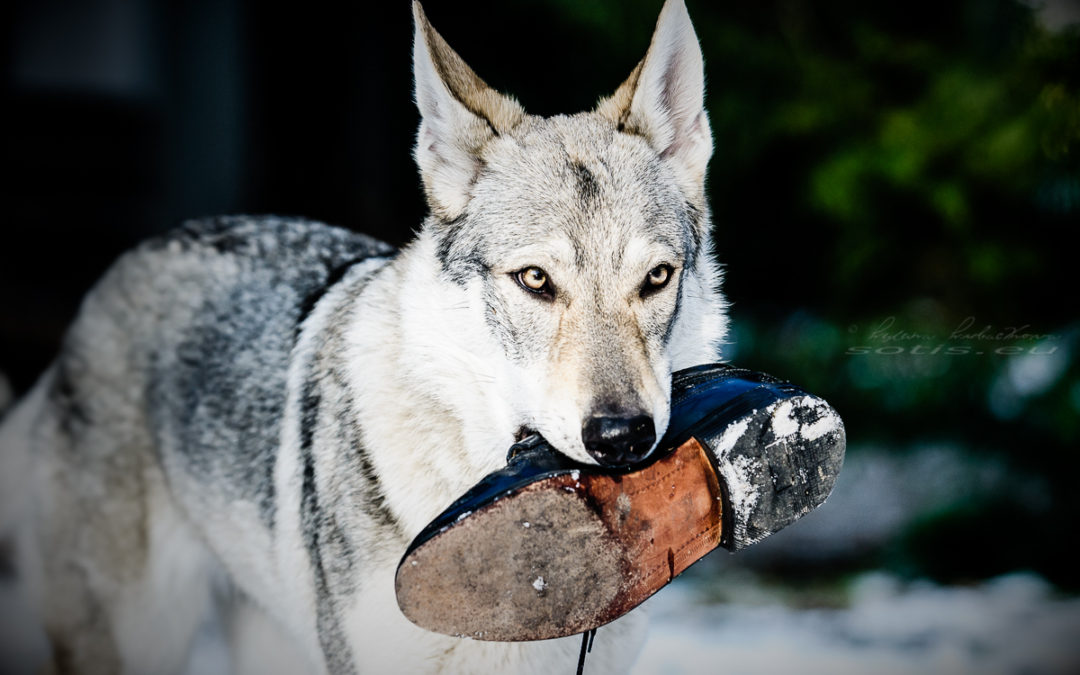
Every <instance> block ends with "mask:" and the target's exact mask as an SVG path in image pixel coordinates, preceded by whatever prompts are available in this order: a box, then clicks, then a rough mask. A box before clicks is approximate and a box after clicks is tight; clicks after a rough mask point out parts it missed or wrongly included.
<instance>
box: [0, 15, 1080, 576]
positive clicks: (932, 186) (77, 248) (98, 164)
mask: <svg viewBox="0 0 1080 675" xmlns="http://www.w3.org/2000/svg"><path fill="white" fill-rule="evenodd" d="M660 4H661V3H660V2H659V0H602V1H600V0H596V1H591V2H588V3H582V2H577V1H576V0H547V1H543V2H542V1H540V0H526V1H522V2H515V3H506V2H501V1H500V2H496V1H494V0H476V1H471V2H446V1H435V0H430V1H429V2H427V3H426V4H425V6H426V8H427V10H428V13H429V15H430V17H431V19H432V21H433V23H434V24H435V25H436V27H437V28H438V29H439V30H440V31H441V32H442V33H443V35H444V36H445V37H446V38H447V39H448V40H449V42H450V43H451V44H452V45H453V46H454V47H455V48H456V49H458V50H459V51H460V53H461V54H462V55H463V57H464V58H465V59H466V61H468V62H469V63H470V64H471V65H472V66H473V67H474V68H475V69H476V70H477V72H478V73H479V74H480V75H481V76H482V77H484V78H485V79H486V80H487V81H488V82H489V83H490V84H492V85H493V86H495V87H496V88H498V89H501V90H503V91H509V92H512V93H513V94H515V95H516V96H517V97H518V98H519V100H521V101H522V103H523V104H524V105H525V107H526V109H527V110H529V111H531V112H534V113H540V114H553V113H558V112H575V111H578V110H582V109H585V108H588V107H590V106H591V105H592V104H593V103H595V101H596V100H597V98H598V97H600V96H601V95H604V94H607V93H609V92H611V91H612V90H613V89H614V88H615V87H616V86H617V85H618V84H619V83H620V82H621V80H622V79H623V78H624V77H625V76H626V75H627V74H628V73H629V72H630V70H631V69H632V68H633V66H634V64H635V63H636V62H637V60H638V59H639V58H640V57H641V56H642V55H643V54H644V52H645V48H646V46H647V44H648V40H649V36H650V33H651V30H652V27H653V24H654V22H655V19H656V15H657V12H658V10H659V7H660ZM689 9H690V13H691V16H692V17H693V19H694V22H695V26H696V28H697V31H698V34H699V37H700V39H701V42H702V46H703V49H704V53H705V59H706V71H707V76H708V83H709V90H708V107H709V111H710V115H711V120H712V128H713V134H714V136H715V145H716V152H715V155H714V157H713V160H712V164H711V169H710V171H711V174H710V194H711V200H712V208H713V218H714V222H715V225H716V244H717V250H718V252H719V257H720V259H721V260H722V262H723V263H724V264H725V266H726V270H727V280H726V290H727V293H728V296H729V298H730V299H731V301H732V303H733V305H732V317H733V333H732V337H731V340H732V343H731V344H730V345H729V346H728V353H727V356H728V357H729V358H731V359H732V360H734V361H736V362H738V363H740V364H741V365H744V366H749V367H752V368H758V369H762V370H767V371H770V372H773V373H775V374H778V375H781V376H783V377H786V378H789V379H792V380H794V381H796V382H799V383H801V384H804V385H805V386H807V387H808V388H810V389H811V390H813V391H816V392H818V393H820V394H822V395H824V396H825V397H826V398H827V399H829V400H830V401H831V402H832V403H833V404H834V405H835V406H836V408H837V409H838V410H839V411H840V412H841V414H842V415H843V416H844V419H845V421H846V423H847V430H848V437H849V440H850V451H849V462H848V467H847V468H846V469H845V472H844V473H843V474H842V476H841V477H842V485H843V490H841V488H840V487H838V489H837V493H836V495H835V496H834V500H833V501H831V502H830V504H829V505H827V507H829V508H831V509H832V510H831V511H829V512H826V513H827V514H829V515H827V516H822V517H821V518H820V519H819V520H817V521H811V519H810V518H808V519H807V522H808V524H807V525H806V526H805V527H804V528H803V529H802V530H797V531H795V530H794V528H793V531H794V534H793V535H792V536H791V537H788V538H786V539H785V538H780V537H777V538H776V540H777V544H776V545H775V546H774V547H773V548H769V547H767V546H765V545H762V546H761V547H760V549H761V550H760V551H755V550H754V549H751V550H750V551H748V552H747V556H746V558H745V560H746V561H747V563H746V564H748V565H751V566H753V567H754V568H755V569H756V570H757V571H756V573H757V574H761V575H765V576H769V575H773V576H775V577H776V578H784V579H788V580H790V579H803V580H805V581H806V583H807V584H812V583H816V582H821V583H822V584H825V585H828V584H829V583H835V581H836V580H837V579H840V578H843V577H844V576H845V575H850V574H852V573H854V572H858V571H859V570H866V569H884V570H887V571H888V572H889V573H890V574H894V575H897V576H899V577H901V578H909V579H914V578H929V579H933V580H936V581H938V582H941V583H969V582H975V581H979V580H983V579H987V578H991V577H994V576H997V575H1001V574H1003V573H1007V572H1011V571H1016V570H1028V571H1031V572H1034V573H1036V574H1038V575H1039V576H1041V577H1043V578H1045V579H1048V580H1050V582H1052V583H1053V584H1055V585H1056V587H1057V588H1059V589H1062V590H1065V591H1076V590H1078V589H1080V566H1077V565H1076V564H1075V562H1073V559H1072V557H1071V545H1072V539H1073V538H1074V536H1075V533H1076V531H1077V530H1076V524H1075V523H1076V522H1077V521H1078V519H1080V490H1077V488H1076V476H1077V475H1078V472H1080V452H1078V450H1080V443H1078V437H1080V414H1078V413H1080V366H1078V364H1077V359H1076V352H1077V349H1078V348H1080V316H1078V312H1077V306H1078V305H1077V302H1078V301H1077V291H1078V290H1080V289H1078V284H1077V281H1076V278H1077V277H1076V268H1077V265H1078V262H1077V255H1076V245H1075V244H1074V243H1072V242H1073V240H1070V239H1068V237H1069V236H1070V235H1073V234H1075V233H1076V231H1077V229H1078V228H1077V226H1078V224H1080V33H1078V30H1077V21H1078V20H1080V8H1078V7H1077V5H1076V3H1073V2H1070V1H1069V0H1047V2H1043V3H1037V4H1035V3H1022V2H1016V1H1013V0H961V1H956V2H944V3H943V2H926V1H922V0H907V1H905V2H902V3H868V2H860V1H855V0H827V1H818V0H814V1H811V0H777V1H773V2H761V3H754V2H751V3H746V2H743V3H734V2H727V3H715V2H714V3H707V2H703V1H697V2H695V1H694V0H690V2H689ZM0 15H2V16H3V19H4V20H3V30H4V35H3V37H4V41H3V46H4V47H3V51H2V55H0V59H2V68H3V80H2V82H3V94H2V97H3V98H2V101H0V109H2V111H3V113H2V115H3V118H4V119H6V120H7V121H6V122H4V123H3V124H2V126H0V137H2V139H3V159H4V166H5V169H6V171H5V176H6V178H5V179H4V180H3V181H2V182H0V208H2V214H3V215H2V222H3V237H2V238H0V372H2V373H5V374H6V376H7V378H8V380H9V381H10V384H11V388H12V389H14V390H15V391H16V392H22V391H25V390H26V388H27V387H29V386H30V385H31V383H32V382H33V380H34V378H35V377H36V375H37V374H38V373H39V372H40V371H41V370H42V369H43V368H44V367H45V366H46V365H47V363H48V361H49V359H50V358H51V356H52V354H53V353H54V352H55V350H56V348H57V345H58V341H59V339H60V336H61V334H62V331H63V329H64V326H65V325H66V324H67V323H68V322H69V321H70V319H71V318H72V316H73V314H74V312H75V311H76V309H77V306H78V302H79V300H80V298H81V296H82V295H83V293H84V292H85V291H86V290H87V288H88V287H89V286H90V285H91V284H92V283H93V281H94V280H95V279H96V278H97V277H98V276H99V275H100V274H101V273H102V271H103V270H104V269H105V268H106V266H107V265H108V264H109V263H110V261H111V260H113V259H114V258H115V257H116V256H117V255H118V254H119V253H120V252H121V251H123V250H124V249H125V248H127V247H129V246H131V245H132V244H134V243H135V242H137V241H138V240H140V239H142V238H144V237H146V236H148V235H152V234H155V233H157V232H160V231H162V230H164V229H166V228H168V227H170V226H172V225H175V224H176V223H178V222H179V221H180V220H181V219H183V218H187V217H192V216H200V215H206V214H217V213H235V212H248V213H266V212H273V213H279V214H296V215H304V216H308V217H311V218H316V219H322V220H325V221H328V222H331V223H336V224H340V225H343V226H346V227H349V228H353V229H356V230H361V231H365V232H369V233H372V234H375V235H376V236H378V237H381V238H383V239H385V240H387V241H390V242H392V243H395V244H400V243H403V242H405V241H407V240H408V239H409V238H410V236H411V234H412V232H413V231H414V229H415V228H416V227H417V226H418V225H419V223H420V221H421V219H422V217H423V215H424V206H423V201H422V195H421V190H420V186H419V179H418V177H417V174H416V170H415V167H414V165H413V163H412V159H411V148H412V141H413V134H414V132H415V128H416V126H417V123H418V117H417V113H416V112H415V110H414V108H413V105H412V100H411V74H410V71H411V64H410V58H411V38H412V36H411V30H412V28H411V14H410V11H409V6H408V2H406V1H405V0H395V1H394V2H384V3H360V2H351V3H334V4H321V3H302V4H296V3H286V4H282V3H271V2H257V1H255V0H248V1H244V0H214V1H210V0H192V1H190V2H183V3H181V2H165V1H156V0H81V1H79V2H64V1H59V0H34V1H30V0H16V1H15V2H9V3H6V4H5V5H4V8H3V9H0ZM823 511H824V509H823ZM815 515H816V514H815ZM783 542H786V543H783ZM717 564H719V563H717ZM701 569H702V570H704V571H703V572H698V573H699V574H700V573H707V572H708V571H709V570H710V569H712V568H710V567H709V565H707V564H706V565H704V566H702V567H701Z"/></svg>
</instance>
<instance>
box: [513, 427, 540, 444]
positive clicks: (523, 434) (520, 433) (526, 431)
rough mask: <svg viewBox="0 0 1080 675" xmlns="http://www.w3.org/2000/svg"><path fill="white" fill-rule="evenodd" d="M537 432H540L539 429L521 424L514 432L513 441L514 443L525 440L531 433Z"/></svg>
mask: <svg viewBox="0 0 1080 675" xmlns="http://www.w3.org/2000/svg"><path fill="white" fill-rule="evenodd" d="M539 433H540V432H539V431H537V430H536V429H533V428H532V427H527V426H524V425H522V426H520V427H518V430H517V433H515V434H514V442H515V443H520V442H521V441H523V440H525V439H526V438H528V437H529V436H532V435H533V434H539Z"/></svg>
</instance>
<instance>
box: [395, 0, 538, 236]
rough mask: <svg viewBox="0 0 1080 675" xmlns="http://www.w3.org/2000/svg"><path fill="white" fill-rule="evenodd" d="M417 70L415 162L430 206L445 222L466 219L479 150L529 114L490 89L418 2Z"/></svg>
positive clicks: (415, 51)
mask: <svg viewBox="0 0 1080 675" xmlns="http://www.w3.org/2000/svg"><path fill="white" fill-rule="evenodd" d="M413 17H414V19H415V22H416V35H415V38H414V42H413V71H414V73H415V77H416V105H417V107H418V108H419V109H420V130H419V132H418V133H417V135H416V163H417V164H418V165H419V167H420V175H421V177H422V178H423V181H424V191H425V192H426V193H427V198H428V205H429V206H430V207H431V210H432V212H433V213H435V214H436V215H437V216H439V217H441V218H444V219H453V218H456V217H457V216H459V215H461V213H462V211H464V210H465V206H466V204H468V202H469V190H470V188H471V186H472V183H473V181H474V180H475V179H476V174H477V172H478V171H479V169H480V156H479V152H480V149H481V148H482V147H483V145H484V144H485V143H487V142H488V141H489V140H491V138H493V137H494V136H496V135H497V134H502V133H505V132H507V131H509V130H510V129H512V128H513V127H514V126H515V125H516V124H517V123H518V122H520V121H521V119H522V118H523V117H524V116H525V111H524V110H523V109H522V107H521V105H520V104H519V103H518V102H517V101H515V100H513V99H511V98H509V97H506V96H503V95H502V94H500V93H498V92H497V91H495V90H494V89H492V88H491V87H489V86H487V84H485V83H484V81H483V80H481V79H480V78H479V77H477V75H476V73H474V72H473V71H472V69H471V68H469V66H467V65H465V62H464V61H462V60H461V57H460V56H458V55H457V53H455V52H454V50H453V49H450V46H449V45H448V44H446V41H445V40H443V38H442V36H441V35H439V34H438V33H436V32H435V29H434V28H432V27H431V24H430V23H429V22H428V19H427V16H426V15H425V14H424V10H423V8H422V7H421V6H420V3H419V2H413Z"/></svg>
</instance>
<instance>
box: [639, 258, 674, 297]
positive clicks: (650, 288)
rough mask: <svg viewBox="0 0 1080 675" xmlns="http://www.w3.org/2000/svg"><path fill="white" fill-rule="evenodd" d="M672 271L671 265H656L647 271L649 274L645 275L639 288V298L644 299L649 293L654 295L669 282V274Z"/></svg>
mask: <svg viewBox="0 0 1080 675" xmlns="http://www.w3.org/2000/svg"><path fill="white" fill-rule="evenodd" d="M672 272H674V270H673V269H672V268H671V265H666V264H665V265H657V266H656V267H654V268H652V269H651V270H649V273H648V274H646V275H645V283H644V284H643V285H642V287H641V296H642V297H645V296H646V295H648V294H649V293H654V292H656V291H658V290H660V289H661V288H663V287H664V286H667V283H668V282H669V281H671V274H672Z"/></svg>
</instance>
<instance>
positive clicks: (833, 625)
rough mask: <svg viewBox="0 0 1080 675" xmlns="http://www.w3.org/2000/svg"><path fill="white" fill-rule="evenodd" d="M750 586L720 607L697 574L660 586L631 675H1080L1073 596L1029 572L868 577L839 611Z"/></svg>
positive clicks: (1078, 618)
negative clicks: (951, 579)
mask: <svg viewBox="0 0 1080 675" xmlns="http://www.w3.org/2000/svg"><path fill="white" fill-rule="evenodd" d="M746 591H747V596H748V597H747V599H748V600H750V601H749V602H736V603H731V604H725V605H707V604H704V605H703V604H700V603H699V602H698V600H697V599H698V598H699V597H700V596H701V594H700V593H699V592H698V589H697V588H695V585H694V583H692V582H684V583H679V582H678V581H677V582H676V583H675V584H672V585H671V586H669V587H668V588H666V589H664V590H663V591H661V592H660V593H659V594H658V595H656V596H655V597H654V598H653V599H652V600H650V601H649V607H650V608H651V611H652V619H653V620H652V630H651V632H650V635H649V640H648V642H646V644H645V648H644V650H643V652H642V654H641V658H640V659H639V661H638V664H637V666H636V668H635V669H634V671H633V675H661V674H662V675H697V674H701V675H705V674H709V675H714V674H715V673H725V674H728V675H743V674H748V675H754V674H766V673H767V674H770V675H772V674H774V673H799V674H800V675H816V674H819V673H820V674H821V675H847V674H852V675H854V674H862V673H873V674H874V675H893V674H896V675H900V674H911V675H915V674H925V673H933V674H935V675H938V674H940V675H945V674H948V675H960V674H966V673H971V674H973V675H975V674H978V675H998V674H1002V675H1004V674H1010V675H1012V674H1015V675H1075V674H1077V673H1080V599H1076V598H1071V599H1062V598H1056V597H1055V595H1054V593H1053V591H1052V590H1051V588H1050V587H1049V586H1048V585H1047V584H1045V583H1044V582H1043V581H1042V580H1041V579H1039V578H1038V577H1035V576H1031V575H1012V576H1006V577H1001V578H998V579H995V580H992V581H990V582H988V583H986V584H983V585H981V586H978V587H971V588H955V587H940V586H933V585H929V584H912V585H908V586H906V587H905V586H903V585H901V584H900V583H899V582H897V581H896V580H895V579H893V578H891V577H888V576H884V575H880V574H870V575H866V576H864V577H862V578H861V579H859V580H858V581H857V582H856V583H855V585H854V588H853V589H852V592H851V595H850V602H849V605H848V606H847V607H845V608H842V609H802V610H800V609H793V608H791V607H788V606H785V605H783V604H779V603H778V602H777V601H773V600H770V599H769V597H768V594H767V593H763V592H761V591H760V589H758V590H756V591H755V590H753V589H746ZM753 596H757V598H756V600H751V598H752V597H753ZM586 672H588V670H587V668H586Z"/></svg>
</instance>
